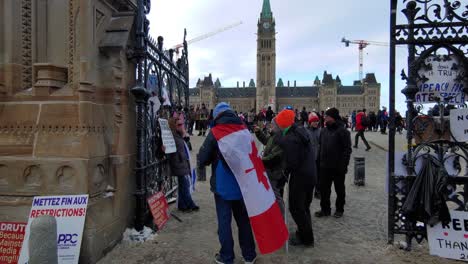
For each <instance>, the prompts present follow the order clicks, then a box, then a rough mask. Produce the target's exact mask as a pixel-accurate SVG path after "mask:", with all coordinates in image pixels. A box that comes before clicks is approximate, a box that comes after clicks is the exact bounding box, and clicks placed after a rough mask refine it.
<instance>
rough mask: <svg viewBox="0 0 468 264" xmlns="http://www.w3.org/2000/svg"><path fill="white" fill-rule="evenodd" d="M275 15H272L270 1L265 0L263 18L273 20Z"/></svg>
mask: <svg viewBox="0 0 468 264" xmlns="http://www.w3.org/2000/svg"><path fill="white" fill-rule="evenodd" d="M272 16H273V14H272V13H271V6H270V0H263V8H262V14H261V17H262V18H272Z"/></svg>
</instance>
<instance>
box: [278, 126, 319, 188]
mask: <svg viewBox="0 0 468 264" xmlns="http://www.w3.org/2000/svg"><path fill="white" fill-rule="evenodd" d="M275 140H276V143H277V144H279V146H280V147H281V148H282V149H283V153H284V158H285V159H286V162H285V163H286V168H285V171H286V173H290V175H291V176H290V177H291V181H294V182H295V183H296V184H301V185H302V184H303V185H306V186H315V184H316V183H317V167H316V163H315V151H314V146H313V145H312V140H311V138H310V134H309V132H308V131H307V130H306V129H305V128H304V127H298V126H297V125H295V124H294V125H292V126H291V128H289V130H288V131H287V133H286V135H284V136H279V137H277V138H276V139H275Z"/></svg>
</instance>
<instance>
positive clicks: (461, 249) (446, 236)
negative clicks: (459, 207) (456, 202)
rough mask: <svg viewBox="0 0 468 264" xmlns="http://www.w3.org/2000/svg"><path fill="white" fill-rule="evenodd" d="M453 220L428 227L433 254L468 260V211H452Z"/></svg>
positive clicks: (430, 247) (430, 248)
mask: <svg viewBox="0 0 468 264" xmlns="http://www.w3.org/2000/svg"><path fill="white" fill-rule="evenodd" d="M450 215H451V217H452V221H450V223H449V224H448V225H442V223H439V224H437V225H435V226H434V227H430V226H428V227H427V239H428V242H429V251H430V253H431V255H437V256H440V257H444V258H451V259H458V260H464V261H468V212H462V211H450Z"/></svg>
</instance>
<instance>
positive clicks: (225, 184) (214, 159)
mask: <svg viewBox="0 0 468 264" xmlns="http://www.w3.org/2000/svg"><path fill="white" fill-rule="evenodd" d="M220 124H243V123H242V121H241V119H240V118H239V117H238V116H237V115H236V114H235V113H234V112H233V111H231V110H227V111H225V112H223V113H221V114H220V115H219V116H218V118H216V119H215V120H214V122H213V125H214V126H216V125H220ZM198 155H199V162H200V164H199V166H208V165H210V164H211V178H210V187H211V191H212V192H214V193H215V194H217V195H219V196H221V198H223V199H225V200H241V199H242V193H241V191H240V188H239V184H238V183H237V180H236V178H235V176H234V174H233V173H232V171H231V169H230V168H229V166H228V165H227V163H226V161H225V160H224V158H223V156H222V154H221V153H220V151H219V148H218V142H217V141H216V138H215V137H214V135H213V133H212V132H211V130H210V132H209V133H208V136H207V137H206V139H205V141H204V142H203V145H202V146H201V148H200V151H199V153H198Z"/></svg>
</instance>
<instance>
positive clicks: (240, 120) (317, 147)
mask: <svg viewBox="0 0 468 264" xmlns="http://www.w3.org/2000/svg"><path fill="white" fill-rule="evenodd" d="M183 112H186V113H185V114H184V113H183ZM397 116H398V115H397ZM378 120H380V121H378ZM399 122H401V124H402V125H401V127H403V120H400V121H399ZM387 123H388V113H387V111H386V109H385V108H383V110H382V111H379V113H378V114H377V115H375V114H374V113H373V112H371V113H369V114H367V111H366V109H361V110H357V111H353V113H352V114H351V115H350V116H341V115H340V112H339V110H338V109H336V108H330V109H328V110H326V111H321V112H316V111H311V112H308V111H306V108H305V107H304V108H303V109H302V111H298V110H297V109H295V110H294V109H292V108H291V107H286V108H285V109H283V110H281V111H279V113H277V114H275V113H274V112H273V110H272V109H271V107H268V108H266V109H263V110H261V111H259V112H258V113H256V112H255V111H254V110H253V109H252V110H251V111H249V112H248V113H242V112H240V113H237V112H236V111H234V110H233V109H231V108H230V106H229V105H228V104H227V103H220V104H218V105H217V106H216V107H215V108H214V109H213V110H211V111H210V110H208V109H207V108H206V107H205V105H204V104H202V105H201V107H197V108H194V107H190V109H185V111H179V114H177V113H176V114H174V116H173V117H172V118H171V119H170V120H169V124H170V127H171V129H172V130H173V133H174V138H175V141H176V146H177V152H176V153H173V154H170V155H168V157H169V160H170V165H171V169H172V172H173V174H174V175H175V176H177V177H178V181H179V202H178V208H179V210H181V211H184V212H193V211H197V210H199V207H198V206H197V205H196V204H195V202H194V201H193V199H192V197H191V195H190V184H189V181H190V171H191V168H190V154H189V145H190V144H188V143H189V140H190V137H189V136H190V135H193V129H194V127H195V129H196V130H198V131H199V134H198V135H199V136H205V137H206V138H205V140H204V142H203V144H202V146H201V148H200V150H199V152H198V155H199V160H198V162H199V164H197V165H198V166H200V167H204V166H209V165H211V172H212V173H211V175H212V176H211V179H210V186H211V188H210V189H211V191H212V192H213V193H214V201H215V205H216V213H217V219H218V238H219V242H220V244H221V249H220V251H219V252H218V254H216V255H215V261H216V263H232V262H233V260H234V249H233V247H234V242H233V238H232V230H231V221H232V216H234V219H235V220H236V223H237V226H238V228H239V244H240V247H241V250H242V255H243V258H244V260H245V263H254V262H255V259H256V252H255V242H254V238H253V234H252V230H251V227H250V222H249V218H248V214H247V211H246V205H245V204H244V200H243V196H242V192H241V191H240V187H239V184H238V182H237V181H236V178H235V175H234V174H233V172H232V170H231V168H230V167H229V166H228V164H227V163H226V161H225V159H224V157H223V155H222V154H221V153H220V150H219V146H218V142H217V139H216V138H215V136H214V135H213V132H212V130H213V129H210V128H214V127H216V126H221V125H244V126H245V127H246V128H248V129H249V131H251V132H252V133H254V135H255V136H256V138H257V139H258V141H259V142H260V143H261V144H262V145H264V148H263V152H262V154H261V156H262V157H261V158H262V162H263V165H264V167H265V170H266V173H267V175H268V179H269V183H270V185H271V187H272V190H273V192H274V195H275V198H276V201H277V203H278V205H279V207H280V209H281V213H282V214H283V216H284V215H285V214H286V210H287V208H288V209H289V212H290V213H291V216H292V218H293V219H294V221H295V223H296V225H297V230H296V232H295V234H293V235H290V239H289V244H290V245H292V246H300V245H302V246H306V247H313V246H314V243H315V240H314V233H313V228H312V218H311V212H310V205H311V203H312V199H313V197H316V198H317V199H320V210H319V211H317V212H315V213H314V215H315V217H328V216H331V215H332V205H331V201H330V196H331V188H332V185H334V189H335V192H336V201H335V206H334V207H335V210H334V212H333V216H334V217H335V218H341V217H342V216H343V214H344V211H345V210H344V209H345V204H346V188H345V175H346V173H347V171H348V165H349V161H350V157H351V152H352V147H354V148H358V140H359V138H361V139H362V141H363V142H364V144H365V146H366V149H365V150H366V151H369V150H370V149H371V146H370V145H369V143H368V142H367V140H366V138H365V134H364V133H365V132H366V131H376V130H377V129H378V127H380V131H381V133H382V134H384V133H386V127H387V125H388V124H387ZM186 127H187V129H185V128H186ZM350 130H356V131H357V133H356V135H355V138H354V144H352V140H351V133H350ZM238 144H239V145H238V146H237V147H240V145H241V144H250V142H238ZM352 145H353V146H352ZM286 185H288V190H289V192H288V201H289V204H288V207H286V206H285V203H284V200H283V199H284V197H283V196H284V193H285V191H284V190H285V186H286Z"/></svg>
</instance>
